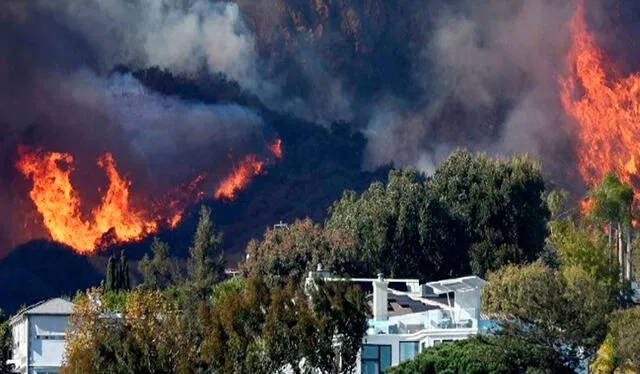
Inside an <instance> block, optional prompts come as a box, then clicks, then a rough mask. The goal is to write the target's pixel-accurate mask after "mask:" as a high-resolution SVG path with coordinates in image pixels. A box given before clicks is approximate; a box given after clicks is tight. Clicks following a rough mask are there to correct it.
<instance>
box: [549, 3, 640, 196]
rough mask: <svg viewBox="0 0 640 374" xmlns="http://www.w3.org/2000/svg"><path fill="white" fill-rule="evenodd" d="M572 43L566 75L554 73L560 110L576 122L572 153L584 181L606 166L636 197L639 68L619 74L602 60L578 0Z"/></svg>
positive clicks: (639, 157) (593, 179)
mask: <svg viewBox="0 0 640 374" xmlns="http://www.w3.org/2000/svg"><path fill="white" fill-rule="evenodd" d="M571 34H572V38H573V45H572V48H571V50H570V51H569V54H568V56H567V67H568V75H567V76H566V77H563V78H562V79H560V84H561V88H562V91H561V100H562V105H563V107H564V109H565V111H566V112H567V113H568V114H570V115H571V116H572V117H573V118H574V119H575V121H576V123H577V129H576V133H577V146H576V147H577V148H576V152H577V156H578V159H579V165H578V168H579V171H580V174H581V175H582V178H583V179H584V181H585V182H586V183H587V184H588V185H590V186H592V185H594V184H596V183H598V182H599V181H600V180H601V179H602V178H603V177H604V175H605V174H606V173H607V172H609V171H614V172H615V173H616V174H617V175H618V177H619V178H620V180H621V181H623V182H626V183H630V184H631V185H632V186H633V187H634V191H635V195H636V198H638V197H640V196H639V195H640V178H639V176H638V167H640V105H639V95H640V74H637V73H634V74H631V75H629V76H622V74H620V73H619V72H618V71H617V70H616V69H615V67H614V66H612V64H611V63H610V62H609V61H607V58H606V56H605V54H604V51H603V50H602V49H601V48H600V47H599V46H598V44H597V42H596V38H595V36H594V34H593V33H592V32H591V31H590V30H589V28H588V27H587V23H586V20H585V7H584V3H583V2H582V1H581V2H580V3H579V5H578V9H577V11H576V13H575V14H574V17H573V19H572V21H571Z"/></svg>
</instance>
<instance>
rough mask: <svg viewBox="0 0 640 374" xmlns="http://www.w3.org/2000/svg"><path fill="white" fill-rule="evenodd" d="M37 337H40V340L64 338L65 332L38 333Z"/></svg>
mask: <svg viewBox="0 0 640 374" xmlns="http://www.w3.org/2000/svg"><path fill="white" fill-rule="evenodd" d="M36 339H40V340H64V334H56V335H36Z"/></svg>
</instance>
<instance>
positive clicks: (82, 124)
mask: <svg viewBox="0 0 640 374" xmlns="http://www.w3.org/2000/svg"><path fill="white" fill-rule="evenodd" d="M0 50H3V51H5V52H7V53H4V54H3V57H2V58H1V59H0V159H1V160H2V161H1V163H0V191H1V192H0V204H1V207H2V211H3V212H5V215H6V214H8V215H9V216H10V219H3V220H0V257H2V256H3V255H4V253H3V252H4V251H5V250H6V249H7V248H10V247H12V246H15V245H17V244H19V243H21V242H22V241H23V240H25V239H28V238H33V237H35V236H40V235H42V233H40V232H38V231H37V230H38V228H37V227H38V225H33V224H32V223H34V222H38V217H37V214H34V208H33V205H32V204H31V203H30V202H29V199H28V196H26V194H25V191H28V188H29V183H28V182H27V181H25V180H24V179H23V178H22V176H21V175H20V174H19V173H18V172H17V171H16V169H15V167H14V166H13V165H14V163H15V158H16V149H17V147H18V144H29V145H33V146H38V147H43V148H45V149H47V150H51V151H61V152H68V153H71V154H72V155H74V157H75V162H74V167H75V168H76V172H74V174H73V178H74V182H75V183H77V185H78V186H79V188H80V192H81V193H83V194H84V195H83V196H85V197H88V199H89V200H90V201H91V199H92V198H93V199H94V200H95V198H96V197H97V196H99V192H98V191H96V190H95V187H96V186H100V185H101V184H104V173H103V172H102V171H101V170H100V169H99V168H98V167H97V166H96V160H97V159H98V157H99V156H100V155H101V154H103V153H104V152H112V153H113V154H114V156H115V159H116V161H117V163H118V169H119V170H120V171H121V173H122V174H124V175H126V176H132V175H133V176H135V178H133V179H135V180H134V184H133V186H132V188H133V189H134V190H136V189H144V190H145V191H147V192H150V193H151V194H153V193H158V194H162V193H163V192H165V191H166V189H168V188H174V187H176V185H178V184H180V183H184V182H188V181H189V180H191V179H192V178H194V177H195V175H197V174H198V173H200V172H203V171H204V172H207V173H208V175H209V176H210V179H211V180H210V182H211V183H215V180H216V177H217V176H222V175H223V174H225V173H227V172H228V171H229V169H230V168H231V167H232V163H233V161H234V160H237V159H238V158H241V157H243V156H244V155H245V154H246V153H248V152H251V153H256V152H258V153H260V152H266V151H267V150H266V146H265V144H266V143H267V142H269V141H271V140H272V139H271V136H272V135H268V134H269V132H270V131H269V126H268V124H265V123H264V121H263V120H262V118H261V117H260V115H259V114H258V113H256V112H255V111H254V110H252V109H249V108H245V107H242V106H239V105H234V104H217V105H206V104H203V103H199V102H193V101H185V100H182V99H180V98H178V97H166V96H162V95H160V94H157V93H154V92H151V91H150V90H148V89H146V88H144V86H143V85H142V84H141V83H140V82H138V81H137V80H136V79H135V78H134V77H133V76H132V75H129V74H125V75H121V74H109V71H110V70H111V69H112V68H113V67H114V65H115V64H117V63H128V64H130V65H131V66H133V67H139V68H145V67H149V66H160V67H163V68H166V69H169V70H170V71H173V72H176V73H183V74H191V73H196V72H198V71H199V69H203V68H205V69H208V70H210V71H216V72H217V71H222V72H224V73H225V74H227V75H228V76H230V77H233V78H234V79H237V80H238V81H241V82H243V84H245V85H246V86H248V87H251V88H255V89H256V90H257V89H260V87H258V86H257V83H256V84H255V85H254V84H253V83H252V82H258V80H257V79H256V77H257V74H256V73H255V71H254V69H255V67H254V62H255V57H253V55H254V53H255V52H254V46H253V39H252V37H251V34H250V33H248V31H247V30H246V29H245V28H244V26H243V23H242V21H241V19H240V16H239V11H238V7H237V6H236V5H234V4H230V3H216V4H212V3H210V2H207V1H196V2H192V3H191V4H190V5H189V6H186V5H184V4H183V5H179V4H178V3H177V2H170V1H147V0H143V1H140V2H129V1H92V2H91V4H89V2H85V1H74V0H65V1H60V2H55V3H54V2H49V1H34V2H24V1H20V0H9V1H8V2H3V3H2V4H0ZM8 51H10V52H8ZM83 186H90V187H83ZM92 194H93V195H95V196H92ZM152 196H153V195H152ZM34 228H35V229H34ZM34 230H35V231H34Z"/></svg>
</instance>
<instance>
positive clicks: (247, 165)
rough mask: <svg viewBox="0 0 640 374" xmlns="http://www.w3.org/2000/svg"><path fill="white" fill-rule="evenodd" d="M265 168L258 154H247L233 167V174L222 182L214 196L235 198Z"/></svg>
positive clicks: (217, 197) (228, 198)
mask: <svg viewBox="0 0 640 374" xmlns="http://www.w3.org/2000/svg"><path fill="white" fill-rule="evenodd" d="M263 170H264V162H263V161H260V160H258V158H257V157H256V155H248V156H246V157H245V158H244V160H242V161H241V162H240V163H238V164H237V165H236V166H235V167H234V168H233V171H232V172H231V175H229V176H228V177H227V178H225V179H224V180H223V181H222V183H220V187H218V189H217V190H216V192H215V194H214V195H213V196H214V197H215V198H216V199H227V200H233V199H235V197H236V193H237V192H238V191H239V190H241V189H243V188H244V187H245V186H246V185H247V184H249V182H251V180H252V179H253V177H255V176H256V175H260V174H262V172H263Z"/></svg>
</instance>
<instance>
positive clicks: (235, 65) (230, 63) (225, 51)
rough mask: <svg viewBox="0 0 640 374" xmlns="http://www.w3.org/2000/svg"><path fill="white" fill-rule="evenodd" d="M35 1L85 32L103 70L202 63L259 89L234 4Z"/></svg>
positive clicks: (248, 39)
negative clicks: (95, 49)
mask: <svg viewBox="0 0 640 374" xmlns="http://www.w3.org/2000/svg"><path fill="white" fill-rule="evenodd" d="M40 6H41V8H42V9H46V10H48V11H49V12H50V13H51V14H52V15H53V16H54V17H55V18H56V19H57V20H58V21H59V22H61V23H64V24H66V25H68V26H69V27H70V28H71V29H73V30H75V31H76V32H78V33H79V34H81V35H83V36H85V37H87V39H88V40H89V41H90V43H91V45H93V46H95V47H97V48H98V50H99V54H100V62H101V64H102V66H104V67H106V68H107V69H109V68H111V67H113V65H114V64H118V63H124V64H129V65H132V66H138V67H147V66H159V67H161V68H166V69H169V70H171V71H174V72H186V73H193V72H196V71H198V70H199V69H201V68H202V67H203V66H204V67H208V68H210V69H211V70H212V71H220V72H223V73H225V74H227V75H228V76H229V77H231V78H232V79H234V80H237V81H239V82H240V83H242V84H243V85H244V86H246V87H247V88H250V89H257V88H259V87H257V85H258V81H257V79H256V75H257V73H256V51H255V40H254V37H253V34H252V33H251V32H250V31H249V30H248V29H247V27H246V25H245V24H244V22H243V20H242V18H241V16H240V12H239V9H238V6H237V5H236V4H234V3H227V2H211V1H207V0H196V1H178V0H137V1H125V0H94V1H83V0H62V1H56V2H52V1H48V0H41V1H40Z"/></svg>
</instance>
